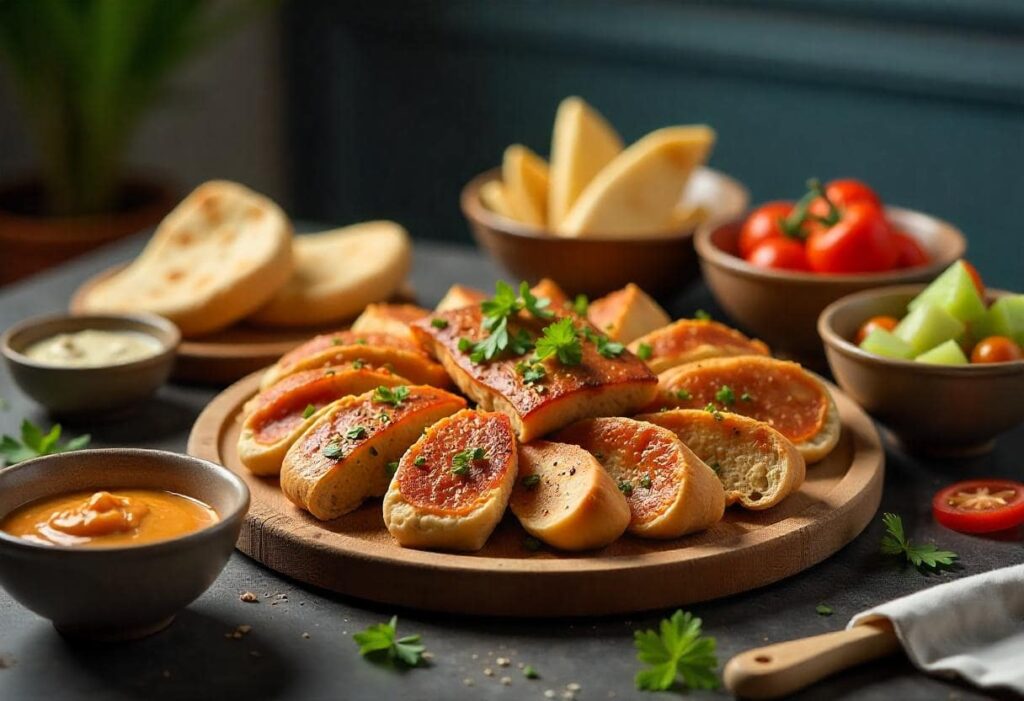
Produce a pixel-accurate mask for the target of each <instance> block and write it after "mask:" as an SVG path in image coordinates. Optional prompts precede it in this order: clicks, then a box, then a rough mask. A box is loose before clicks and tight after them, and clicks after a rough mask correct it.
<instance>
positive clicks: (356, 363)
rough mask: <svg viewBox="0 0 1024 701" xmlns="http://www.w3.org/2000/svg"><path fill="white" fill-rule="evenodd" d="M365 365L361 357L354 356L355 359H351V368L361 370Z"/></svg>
mask: <svg viewBox="0 0 1024 701" xmlns="http://www.w3.org/2000/svg"><path fill="white" fill-rule="evenodd" d="M365 365H366V361H365V360H363V359H362V358H356V359H355V360H353V361H352V369H353V370H362V369H363V367H364V366H365Z"/></svg>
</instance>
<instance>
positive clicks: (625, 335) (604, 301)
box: [587, 283, 672, 364]
mask: <svg viewBox="0 0 1024 701" xmlns="http://www.w3.org/2000/svg"><path fill="white" fill-rule="evenodd" d="M587 318H588V319H590V323H591V324H593V325H594V326H596V327H597V328H598V329H600V330H601V332H602V333H606V334H608V337H609V338H611V339H612V340H613V341H619V342H620V343H629V342H630V341H632V340H634V339H636V338H639V337H640V336H643V335H644V334H647V333H650V332H651V331H654V330H655V329H659V328H661V327H662V326H665V325H666V324H669V323H671V322H672V319H671V317H669V315H668V312H666V311H665V310H664V309H662V308H661V305H660V304H658V303H657V302H655V301H654V300H653V299H651V298H650V296H648V294H647V293H646V292H644V291H643V290H641V289H640V288H639V287H637V286H636V285H634V284H633V283H629V284H628V285H626V286H625V287H623V288H622V289H621V290H616V291H615V292H610V293H608V294H606V295H605V296H604V297H601V298H600V299H595V300H594V301H593V302H591V303H590V306H589V307H588V308H587ZM633 352H634V353H635V352H636V351H635V350H634V351H633ZM648 364H650V363H648Z"/></svg>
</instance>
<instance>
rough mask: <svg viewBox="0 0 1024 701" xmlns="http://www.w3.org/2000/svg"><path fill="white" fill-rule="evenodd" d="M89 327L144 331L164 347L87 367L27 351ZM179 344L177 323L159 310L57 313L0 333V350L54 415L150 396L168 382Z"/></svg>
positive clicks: (126, 403)
mask: <svg viewBox="0 0 1024 701" xmlns="http://www.w3.org/2000/svg"><path fill="white" fill-rule="evenodd" d="M85 329H99V330H103V331H135V332H139V333H144V334H147V335H149V336H152V337H153V338H155V339H156V340H157V341H159V342H160V345H161V350H160V352H159V353H157V354H156V355H152V356H149V357H148V358H142V359H140V360H136V361H133V362H130V363H120V364H117V365H104V366H99V367H84V368H82V367H78V368H68V367H60V366H58V365H52V364H49V363H41V362H39V361H36V360H32V359H31V358H29V357H28V356H26V355H24V351H25V350H26V349H27V348H29V347H30V346H31V345H32V344H33V343H36V342H37V341H41V340H44V339H46V338H49V337H51V336H54V335H56V334H59V333H73V332H75V331H82V330H85ZM180 342H181V334H180V333H179V332H178V327H176V326H175V325H174V324H172V323H171V322H169V321H167V320H166V319H164V318H162V317H159V316H156V315H155V314H123V315H122V314H118V315H81V316H77V315H68V314H58V315H54V316H43V317H34V318H32V319H26V320H25V321H22V322H20V323H18V324H15V325H14V326H12V327H10V328H9V329H7V331H6V332H4V334H3V336H0V351H2V352H3V355H4V359H5V360H6V361H7V368H8V369H9V370H10V372H11V375H12V376H13V377H14V381H15V382H16V383H17V384H18V386H19V387H21V389H22V391H23V392H25V394H27V395H28V396H30V397H32V399H34V400H36V401H37V402H39V403H40V404H42V405H43V406H44V407H46V408H47V409H48V410H49V411H50V412H51V413H53V414H62V415H63V414H67V415H74V414H82V413H85V412H94V411H106V410H111V409H117V408H121V407H125V406H129V405H131V404H134V403H136V402H139V401H141V400H143V399H146V398H147V397H149V396H151V395H152V394H153V393H154V392H156V390H157V389H158V388H159V387H160V386H161V385H163V384H164V383H165V382H167V378H168V377H169V376H170V374H171V370H172V369H173V368H174V355H175V353H176V351H177V349H178V344H179V343H180Z"/></svg>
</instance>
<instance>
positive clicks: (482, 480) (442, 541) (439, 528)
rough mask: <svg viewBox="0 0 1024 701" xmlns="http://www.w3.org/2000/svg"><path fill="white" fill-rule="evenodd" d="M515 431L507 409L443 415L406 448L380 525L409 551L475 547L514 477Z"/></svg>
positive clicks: (487, 532) (503, 502)
mask: <svg viewBox="0 0 1024 701" xmlns="http://www.w3.org/2000/svg"><path fill="white" fill-rule="evenodd" d="M517 464H518V460H517V451H516V436H515V434H514V433H513V432H512V423H511V422H510V421H509V419H508V417H507V416H505V415H504V414H496V413H493V412H480V411H471V410H465V411H460V412H459V413H457V414H453V415H452V416H449V417H448V418H445V419H441V420H440V421H438V422H437V423H436V424H434V425H433V426H431V427H430V428H428V429H427V431H426V433H424V434H423V436H422V437H421V438H420V439H419V440H418V441H416V443H415V444H413V446H412V447H411V448H409V450H407V451H406V452H405V455H403V456H402V459H401V460H400V461H399V463H398V472H397V473H396V474H395V476H394V479H392V480H391V486H390V487H388V491H387V494H386V495H385V496H384V524H385V525H386V526H387V528H388V531H389V532H390V533H391V535H392V536H393V537H394V539H395V540H397V541H398V543H399V545H401V546H403V547H406V548H437V549H441V550H470V551H471V550H479V549H480V548H482V547H483V546H484V543H486V542H487V538H488V537H490V535H491V532H492V531H493V530H494V527H495V526H497V525H498V522H499V521H501V517H502V516H503V515H504V514H505V506H506V505H507V504H508V498H509V494H511V492H512V485H513V483H514V482H515V479H516V468H517Z"/></svg>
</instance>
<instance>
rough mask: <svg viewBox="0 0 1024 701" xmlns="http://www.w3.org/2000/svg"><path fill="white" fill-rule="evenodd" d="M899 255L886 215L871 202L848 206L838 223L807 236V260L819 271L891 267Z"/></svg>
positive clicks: (878, 269) (873, 270)
mask: <svg viewBox="0 0 1024 701" xmlns="http://www.w3.org/2000/svg"><path fill="white" fill-rule="evenodd" d="M898 255H899V251H898V250H897V248H896V243H895V242H894V241H893V236H892V231H891V230H890V228H889V224H888V223H887V222H886V221H885V215H884V214H883V213H882V210H881V209H879V208H878V207H876V206H875V205H873V204H869V203H867V202H855V203H853V204H851V205H848V206H847V207H846V208H845V209H844V210H843V211H842V215H841V218H840V219H839V221H838V222H836V223H835V224H834V225H832V226H830V227H826V228H822V229H819V230H817V231H815V232H813V233H812V234H811V235H810V237H809V238H808V239H807V260H808V262H809V263H810V265H811V270H814V271H815V272H819V273H870V272H878V271H882V270H891V269H892V267H893V265H894V264H895V263H896V258H897V256H898Z"/></svg>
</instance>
